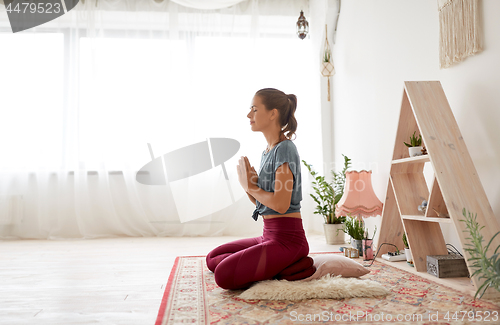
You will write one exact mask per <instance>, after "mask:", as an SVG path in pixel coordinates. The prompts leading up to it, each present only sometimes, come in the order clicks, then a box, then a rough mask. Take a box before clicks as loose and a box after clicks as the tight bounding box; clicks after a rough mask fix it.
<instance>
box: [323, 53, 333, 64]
mask: <svg viewBox="0 0 500 325" xmlns="http://www.w3.org/2000/svg"><path fill="white" fill-rule="evenodd" d="M330 58H331V54H330V51H325V55H324V56H323V62H325V63H326V62H330Z"/></svg>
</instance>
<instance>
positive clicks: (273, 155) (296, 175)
mask: <svg viewBox="0 0 500 325" xmlns="http://www.w3.org/2000/svg"><path fill="white" fill-rule="evenodd" d="M285 162H287V163H288V166H289V167H290V170H291V171H292V174H293V187H292V198H291V200H290V207H289V208H288V210H287V211H286V212H285V213H284V214H289V213H293V212H299V211H300V201H301V200H302V179H301V175H300V157H299V153H298V151H297V147H296V146H295V144H294V143H293V142H292V141H291V140H284V141H281V142H280V143H278V144H277V145H276V146H274V147H273V148H272V149H271V150H270V151H269V152H268V153H265V152H263V153H262V158H261V161H260V169H259V172H258V174H259V181H258V185H259V187H260V188H261V189H263V190H264V191H267V192H274V189H275V176H276V170H277V169H278V167H279V166H281V165H283V164H284V163H285ZM283 185H284V186H286V187H287V188H290V187H291V185H292V184H283ZM278 186H280V185H278ZM255 212H258V214H260V215H261V216H265V215H269V214H281V213H279V212H276V211H274V210H273V209H270V208H268V207H267V206H265V205H263V204H262V203H260V202H259V201H256V209H255ZM255 212H254V216H253V217H254V219H256V213H255Z"/></svg>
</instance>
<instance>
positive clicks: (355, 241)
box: [340, 216, 365, 256]
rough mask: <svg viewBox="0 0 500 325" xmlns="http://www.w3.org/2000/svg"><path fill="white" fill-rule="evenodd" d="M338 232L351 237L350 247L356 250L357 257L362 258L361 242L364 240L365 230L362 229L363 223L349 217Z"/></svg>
mask: <svg viewBox="0 0 500 325" xmlns="http://www.w3.org/2000/svg"><path fill="white" fill-rule="evenodd" d="M340 230H341V231H343V232H344V233H346V234H348V235H349V236H351V246H352V247H353V248H356V249H357V250H358V252H359V256H363V242H362V241H363V239H364V238H365V229H364V228H363V221H361V220H358V219H357V218H353V217H351V216H349V217H347V218H346V220H345V222H344V226H343V227H342V229H340Z"/></svg>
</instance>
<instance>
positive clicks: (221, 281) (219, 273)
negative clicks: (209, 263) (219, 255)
mask: <svg viewBox="0 0 500 325" xmlns="http://www.w3.org/2000/svg"><path fill="white" fill-rule="evenodd" d="M214 278H215V283H217V285H218V286H219V287H221V288H222V289H239V288H238V286H237V285H236V284H235V283H234V282H235V277H234V270H230V269H229V268H225V267H224V265H222V267H221V266H219V267H217V268H216V269H215V271H214Z"/></svg>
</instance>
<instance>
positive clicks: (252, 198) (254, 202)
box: [246, 192, 257, 205]
mask: <svg viewBox="0 0 500 325" xmlns="http://www.w3.org/2000/svg"><path fill="white" fill-rule="evenodd" d="M246 193H247V195H248V198H249V199H250V201H252V203H253V204H255V205H257V202H256V201H255V198H254V197H253V196H251V195H250V193H248V192H246Z"/></svg>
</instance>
